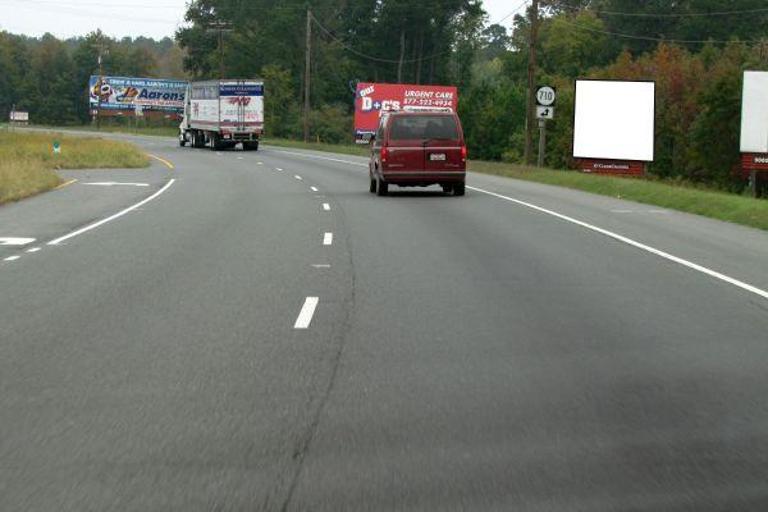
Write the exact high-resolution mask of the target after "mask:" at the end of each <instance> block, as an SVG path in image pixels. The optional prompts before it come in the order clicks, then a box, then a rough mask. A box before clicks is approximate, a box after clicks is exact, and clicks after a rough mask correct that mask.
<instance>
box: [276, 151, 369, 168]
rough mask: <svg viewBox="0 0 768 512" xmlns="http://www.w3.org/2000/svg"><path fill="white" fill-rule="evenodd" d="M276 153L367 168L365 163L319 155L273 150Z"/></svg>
mask: <svg viewBox="0 0 768 512" xmlns="http://www.w3.org/2000/svg"><path fill="white" fill-rule="evenodd" d="M272 151H275V152H277V153H285V154H286V155H295V156H298V157H301V158H308V159H311V160H328V161H329V162H340V163H342V164H349V165H357V166H359V167H368V164H367V163H363V162H354V161H352V160H341V159H340V158H328V157H327V156H320V155H307V154H304V153H296V152H295V151H283V150H275V149H273V150H272Z"/></svg>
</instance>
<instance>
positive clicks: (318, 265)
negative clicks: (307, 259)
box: [312, 263, 331, 268]
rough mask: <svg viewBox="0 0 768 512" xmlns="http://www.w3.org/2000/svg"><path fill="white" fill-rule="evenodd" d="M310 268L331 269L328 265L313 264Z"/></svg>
mask: <svg viewBox="0 0 768 512" xmlns="http://www.w3.org/2000/svg"><path fill="white" fill-rule="evenodd" d="M312 266H313V267H314V268H331V266H330V265H329V264H328V263H313V264H312Z"/></svg>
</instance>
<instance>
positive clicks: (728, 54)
mask: <svg viewBox="0 0 768 512" xmlns="http://www.w3.org/2000/svg"><path fill="white" fill-rule="evenodd" d="M540 3H541V11H540V25H539V30H538V34H539V37H538V39H537V41H536V49H537V53H538V63H539V70H538V74H537V77H536V82H537V83H540V84H548V85H553V86H555V87H557V89H558V102H557V108H556V114H557V116H556V119H555V120H554V121H553V122H551V123H550V125H549V133H548V152H547V161H546V163H547V165H549V166H552V167H570V166H572V165H573V162H572V161H571V158H570V155H571V137H572V106H573V88H574V80H575V79H576V78H578V77H589V78H618V79H652V80H655V81H656V83H657V96H658V101H657V123H656V130H657V133H656V139H657V149H656V160H655V162H654V163H653V164H652V165H651V167H650V171H651V172H652V173H653V174H654V175H657V176H660V177H664V178H675V179H681V180H687V181H694V182H703V183H708V184H715V185H717V186H721V187H723V188H734V189H737V188H738V187H740V186H741V182H740V181H739V180H738V179H735V178H734V176H735V172H734V170H735V169H736V168H737V166H738V156H739V155H738V150H739V144H738V137H739V119H740V105H741V77H742V72H743V70H745V69H757V70H763V69H768V7H766V6H765V3H764V0H739V2H733V1H732V0H676V1H674V2H672V1H670V0H648V1H644V2H637V1H635V0H541V2H540ZM308 7H309V9H308ZM512 7H514V6H510V9H512ZM308 10H309V11H310V13H308ZM185 17H186V24H185V26H184V27H183V28H181V29H180V30H179V31H178V32H177V33H176V34H175V39H174V40H170V39H164V40H162V41H151V40H147V39H145V38H138V39H123V40H119V41H117V40H112V39H109V38H105V37H104V36H103V34H100V33H98V32H97V33H93V34H89V35H88V36H86V37H83V38H79V39H75V40H69V41H58V40H56V39H55V38H53V37H52V36H44V37H43V38H41V39H30V38H25V37H22V36H14V35H11V34H7V33H0V69H2V71H3V72H2V73H0V114H4V113H5V112H6V111H7V109H8V108H9V104H10V103H16V104H17V105H20V106H22V107H25V108H27V109H28V110H30V112H31V113H32V115H33V119H35V120H37V121H38V122H41V121H42V122H51V123H61V122H71V123H75V122H85V121H86V120H87V101H86V96H85V94H86V93H85V85H84V84H85V83H86V81H87V77H88V75H90V74H93V73H94V71H95V69H96V62H97V55H98V47H99V45H107V46H108V47H109V53H108V55H107V57H105V59H104V63H103V64H104V68H105V73H107V74H126V75H141V76H150V77H169V78H174V77H176V78H182V77H189V78H192V79H195V78H213V77H217V76H218V74H219V72H220V68H223V70H224V74H225V75H226V76H230V77H235V76H236V77H261V78H264V79H265V81H266V85H267V94H268V98H267V101H266V116H267V120H266V121H267V130H268V132H269V134H270V135H274V136H280V137H295V138H298V137H300V135H301V131H302V122H301V119H302V101H303V100H302V93H303V90H304V80H305V76H304V59H305V43H306V41H305V39H306V24H307V19H308V17H309V20H310V23H311V32H312V37H311V40H310V45H311V56H312V59H311V62H312V67H311V104H312V111H311V113H310V120H311V133H312V137H313V138H317V139H319V140H321V141H327V142H349V141H351V140H352V115H353V90H354V86H355V84H356V83H357V82H358V81H374V82H403V83H424V84H443V85H456V86H458V87H459V91H460V93H459V113H460V116H461V118H462V122H463V124H464V131H465V133H466V136H467V141H468V145H469V150H470V156H471V157H474V158H483V159H490V160H505V161H509V162H520V161H521V160H522V157H523V150H524V141H525V125H526V119H525V110H526V107H525V105H526V94H527V91H526V80H527V66H528V55H529V36H530V29H531V19H532V16H531V11H530V8H529V9H528V10H527V11H525V12H522V13H519V14H517V15H515V16H514V23H513V28H512V30H507V29H506V28H504V27H503V26H501V25H500V24H497V23H493V22H494V21H498V20H491V19H489V18H488V16H487V15H486V13H485V12H484V10H483V5H482V2H481V1H479V0H426V1H425V2H409V1H405V0H313V1H312V2H310V3H309V4H307V3H306V2H304V1H296V0H288V1H278V0H195V1H193V2H191V3H190V5H189V6H188V8H187V12H186V15H185ZM222 27H224V28H226V30H225V31H224V32H222V33H219V29H220V28H222ZM220 42H223V44H222V45H221V46H220ZM6 70H7V71H8V72H6Z"/></svg>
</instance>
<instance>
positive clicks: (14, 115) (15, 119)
mask: <svg viewBox="0 0 768 512" xmlns="http://www.w3.org/2000/svg"><path fill="white" fill-rule="evenodd" d="M9 119H10V121H11V122H12V123H28V122H29V112H25V111H21V110H11V115H10V116H9Z"/></svg>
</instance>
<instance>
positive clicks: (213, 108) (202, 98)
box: [179, 80, 264, 149]
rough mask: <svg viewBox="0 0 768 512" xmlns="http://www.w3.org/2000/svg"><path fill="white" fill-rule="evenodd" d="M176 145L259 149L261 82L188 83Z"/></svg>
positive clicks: (261, 102)
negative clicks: (239, 146) (189, 144)
mask: <svg viewBox="0 0 768 512" xmlns="http://www.w3.org/2000/svg"><path fill="white" fill-rule="evenodd" d="M180 128H181V133H180V136H179V142H180V144H181V145H182V146H183V145H185V144H186V143H187V142H190V143H191V144H192V146H193V147H202V146H205V145H210V147H211V149H223V148H226V147H232V146H234V145H235V144H237V143H239V142H241V143H243V148H244V149H258V144H259V139H260V138H261V135H262V134H263V133H264V82H263V81H261V80H211V81H207V82H192V83H190V84H189V91H188V94H187V104H186V106H185V109H184V120H183V121H182V124H181V127H180Z"/></svg>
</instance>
